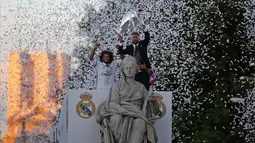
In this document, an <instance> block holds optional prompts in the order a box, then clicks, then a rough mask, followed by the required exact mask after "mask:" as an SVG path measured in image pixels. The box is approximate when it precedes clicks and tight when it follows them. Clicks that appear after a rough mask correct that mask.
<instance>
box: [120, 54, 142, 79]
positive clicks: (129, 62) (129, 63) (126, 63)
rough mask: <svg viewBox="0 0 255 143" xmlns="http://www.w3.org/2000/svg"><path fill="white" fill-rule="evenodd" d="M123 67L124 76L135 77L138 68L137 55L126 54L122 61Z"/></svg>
mask: <svg viewBox="0 0 255 143" xmlns="http://www.w3.org/2000/svg"><path fill="white" fill-rule="evenodd" d="M121 68H122V72H123V74H124V76H126V77H128V78H132V77H134V76H135V74H136V73H137V70H138V66H137V62H136V59H135V57H132V56H130V55H128V56H126V57H125V58H124V59H123V60H122V62H121Z"/></svg>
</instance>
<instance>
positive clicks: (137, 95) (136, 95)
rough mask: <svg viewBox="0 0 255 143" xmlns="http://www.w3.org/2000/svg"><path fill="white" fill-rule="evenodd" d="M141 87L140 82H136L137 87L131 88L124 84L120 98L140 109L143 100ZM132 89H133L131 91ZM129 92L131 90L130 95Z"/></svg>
mask: <svg viewBox="0 0 255 143" xmlns="http://www.w3.org/2000/svg"><path fill="white" fill-rule="evenodd" d="M141 87H142V86H141V85H140V83H138V85H137V87H133V88H130V87H129V86H128V85H125V87H124V89H123V90H121V91H120V100H121V101H126V102H129V103H131V104H133V105H135V106H137V107H139V108H140V109H141V108H142V105H143V102H144V98H143V93H142V91H141V90H140V89H141ZM134 88H137V89H134ZM133 90H135V91H134V92H133ZM131 92H133V94H132V95H130V93H131Z"/></svg>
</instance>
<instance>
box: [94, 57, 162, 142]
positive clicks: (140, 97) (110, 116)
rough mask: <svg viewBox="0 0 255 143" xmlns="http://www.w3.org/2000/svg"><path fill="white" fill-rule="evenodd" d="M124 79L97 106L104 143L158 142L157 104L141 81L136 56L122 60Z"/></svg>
mask: <svg viewBox="0 0 255 143" xmlns="http://www.w3.org/2000/svg"><path fill="white" fill-rule="evenodd" d="M121 68H122V73H123V76H122V79H121V80H120V81H118V82H117V83H116V84H115V85H113V87H112V88H111V89H110V91H109V97H108V100H107V101H105V102H103V103H101V104H100V105H99V107H98V109H97V113H96V120H97V122H98V123H99V124H100V126H101V135H102V136H101V139H102V143H156V142H157V140H158V139H157V134H156V131H155V129H154V127H153V124H154V122H155V115H156V114H157V112H158V111H159V109H158V104H157V102H156V101H155V100H152V98H151V95H148V91H147V90H146V88H145V87H144V85H143V84H141V83H140V82H137V81H135V74H136V72H137V71H138V67H137V62H136V59H135V58H134V57H132V56H127V57H125V58H124V59H123V61H122V63H121Z"/></svg>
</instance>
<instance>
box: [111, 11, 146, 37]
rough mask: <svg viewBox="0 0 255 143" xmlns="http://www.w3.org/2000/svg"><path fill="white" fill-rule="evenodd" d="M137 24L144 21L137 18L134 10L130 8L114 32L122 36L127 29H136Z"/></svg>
mask: <svg viewBox="0 0 255 143" xmlns="http://www.w3.org/2000/svg"><path fill="white" fill-rule="evenodd" d="M139 24H142V25H144V22H143V21H142V20H139V18H138V15H137V13H136V11H135V10H130V11H128V12H127V13H126V14H125V15H124V16H123V18H122V20H121V24H120V27H119V29H118V30H117V31H115V32H116V33H117V34H118V36H121V37H122V36H123V34H124V33H126V32H127V31H128V30H130V31H136V30H137V26H138V25H139Z"/></svg>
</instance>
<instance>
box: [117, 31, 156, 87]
mask: <svg viewBox="0 0 255 143" xmlns="http://www.w3.org/2000/svg"><path fill="white" fill-rule="evenodd" d="M144 35H145V38H144V40H140V35H139V33H138V32H133V33H132V35H131V40H132V44H130V45H127V46H126V49H123V45H119V46H118V52H119V54H120V56H121V58H123V57H124V55H126V54H128V55H131V56H134V57H135V58H136V60H137V64H138V66H139V68H140V71H139V72H138V73H137V74H136V76H135V79H136V81H139V82H141V83H142V84H143V85H144V86H145V88H146V89H147V90H149V87H150V75H151V64H150V61H149V58H148V53H147V47H148V44H149V42H150V34H149V32H148V31H147V30H146V31H145V32H144ZM122 38H123V37H122V36H119V40H120V41H121V42H123V40H122Z"/></svg>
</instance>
